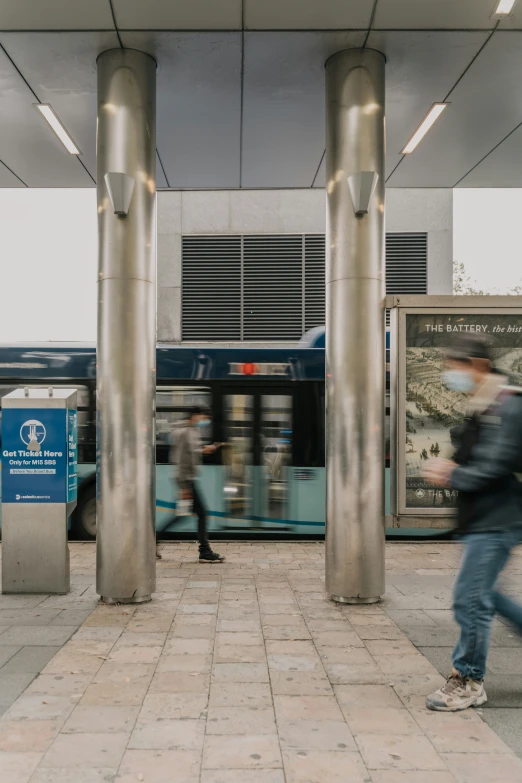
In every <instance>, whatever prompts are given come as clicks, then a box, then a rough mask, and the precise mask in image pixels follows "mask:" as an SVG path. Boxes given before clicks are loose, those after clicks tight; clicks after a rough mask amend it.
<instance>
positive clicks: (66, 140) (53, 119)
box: [36, 103, 81, 155]
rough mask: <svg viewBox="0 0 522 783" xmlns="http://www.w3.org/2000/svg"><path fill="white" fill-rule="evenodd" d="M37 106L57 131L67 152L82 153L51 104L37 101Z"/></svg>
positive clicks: (72, 153)
mask: <svg viewBox="0 0 522 783" xmlns="http://www.w3.org/2000/svg"><path fill="white" fill-rule="evenodd" d="M36 108H37V109H38V111H39V112H40V113H41V114H43V116H44V117H45V119H46V120H47V122H48V123H49V125H50V126H51V128H52V129H53V131H54V132H55V133H56V135H57V136H58V138H59V139H60V141H61V142H62V144H63V146H64V147H65V149H66V150H67V152H70V153H71V155H80V154H81V153H80V150H79V149H78V147H77V146H76V144H75V143H74V141H73V140H72V139H71V137H70V136H69V134H68V133H67V131H66V130H65V128H64V127H63V125H62V123H61V122H60V120H59V119H58V117H57V116H56V114H55V113H54V111H53V110H52V108H51V107H50V106H49V104H48V103H37V104H36Z"/></svg>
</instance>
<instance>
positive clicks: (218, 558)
mask: <svg viewBox="0 0 522 783" xmlns="http://www.w3.org/2000/svg"><path fill="white" fill-rule="evenodd" d="M224 560H225V558H224V557H223V555H218V553H217V552H213V551H212V549H211V548H210V547H205V549H200V550H199V562H200V563H223V562H224Z"/></svg>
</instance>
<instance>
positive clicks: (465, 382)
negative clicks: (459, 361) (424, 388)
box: [442, 369, 475, 394]
mask: <svg viewBox="0 0 522 783" xmlns="http://www.w3.org/2000/svg"><path fill="white" fill-rule="evenodd" d="M442 380H443V383H444V386H446V387H447V388H448V389H450V391H456V392H462V394H471V393H472V392H473V391H474V389H475V381H474V379H473V375H472V373H471V372H470V371H469V370H456V369H453V370H445V372H444V374H443V376H442Z"/></svg>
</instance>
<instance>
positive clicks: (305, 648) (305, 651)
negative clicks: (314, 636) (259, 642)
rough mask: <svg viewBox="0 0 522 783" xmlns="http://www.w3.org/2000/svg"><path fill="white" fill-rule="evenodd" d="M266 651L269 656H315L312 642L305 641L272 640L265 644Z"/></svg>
mask: <svg viewBox="0 0 522 783" xmlns="http://www.w3.org/2000/svg"><path fill="white" fill-rule="evenodd" d="M266 651H267V653H269V654H270V655H298V656H299V655H305V656H312V657H316V655H317V652H316V649H315V645H314V643H313V641H311V640H307V639H301V640H295V639H294V640H289V639H282V640H281V639H273V640H271V641H267V642H266Z"/></svg>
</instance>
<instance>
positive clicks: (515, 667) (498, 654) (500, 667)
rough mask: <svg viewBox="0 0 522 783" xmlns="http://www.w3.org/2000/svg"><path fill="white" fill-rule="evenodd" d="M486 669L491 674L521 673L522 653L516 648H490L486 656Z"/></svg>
mask: <svg viewBox="0 0 522 783" xmlns="http://www.w3.org/2000/svg"><path fill="white" fill-rule="evenodd" d="M488 669H490V670H491V671H492V672H493V674H515V675H518V674H522V655H521V654H520V650H519V649H518V648H513V647H503V648H502V647H497V648H491V650H490V651H489V656H488Z"/></svg>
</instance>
